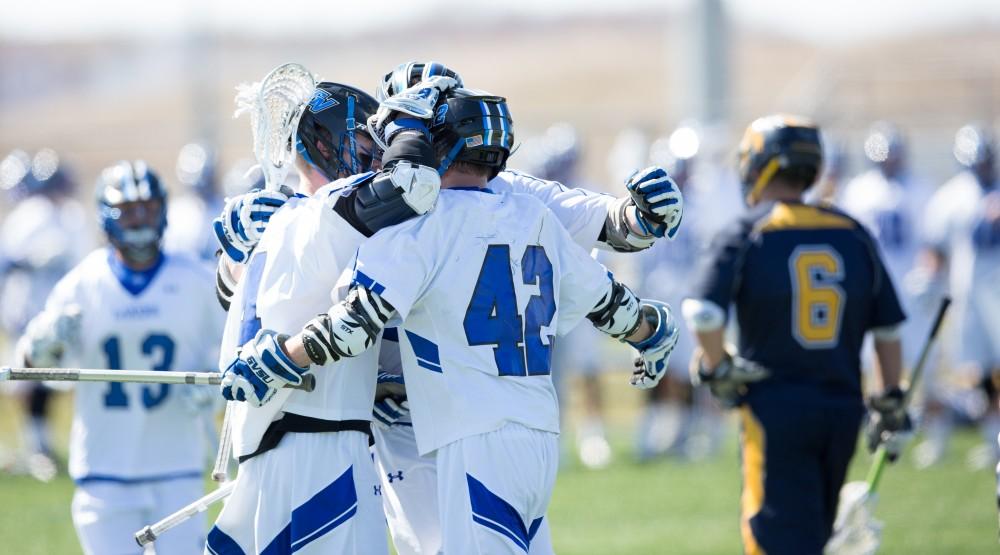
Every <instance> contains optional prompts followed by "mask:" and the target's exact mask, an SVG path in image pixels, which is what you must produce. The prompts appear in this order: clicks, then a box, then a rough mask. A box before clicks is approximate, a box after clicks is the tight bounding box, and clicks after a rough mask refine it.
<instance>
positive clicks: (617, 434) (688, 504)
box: [0, 378, 998, 555]
mask: <svg viewBox="0 0 1000 555" xmlns="http://www.w3.org/2000/svg"><path fill="white" fill-rule="evenodd" d="M611 379H612V380H614V378H611ZM608 391H609V393H610V394H611V395H612V396H613V398H612V399H610V403H609V405H610V407H611V409H612V410H611V411H610V412H609V423H610V424H609V426H610V428H609V429H610V431H611V435H612V440H613V443H614V447H615V455H616V458H615V462H614V463H613V464H612V465H611V466H610V467H609V468H607V469H606V470H602V471H590V470H587V469H584V468H582V467H580V466H579V465H578V464H576V463H575V462H573V461H568V462H567V464H566V467H565V469H564V470H563V472H562V473H561V474H560V475H559V480H558V482H557V485H556V491H555V495H554V497H553V499H552V505H551V510H550V511H549V516H550V519H551V525H552V530H553V541H554V543H555V547H556V551H557V552H558V553H560V554H561V555H574V554H580V555H584V554H586V555H593V554H602V555H605V554H619V553H620V554H630V555H645V554H650V555H653V554H712V555H716V554H732V553H738V552H739V548H740V544H739V528H738V523H737V519H738V502H739V469H738V462H737V458H736V449H735V435H734V434H733V435H731V436H730V438H729V439H728V440H727V448H726V449H725V451H724V453H723V454H722V455H721V456H720V457H717V458H715V459H712V460H709V461H706V462H699V463H682V462H676V461H670V460H664V461H660V462H655V463H651V464H638V463H634V462H632V461H631V459H630V454H629V452H628V443H629V441H630V439H631V438H630V435H629V433H630V430H631V423H632V422H633V421H634V417H635V410H634V405H635V402H637V401H638V396H637V395H635V394H634V393H632V392H628V391H627V389H625V388H623V387H622V386H621V384H620V383H618V382H617V381H615V383H614V384H613V385H609V388H608ZM68 411H69V402H68V399H66V398H63V399H61V400H60V401H59V403H58V405H57V420H58V421H59V422H60V423H61V425H60V430H59V434H58V438H59V440H60V442H61V443H62V444H65V443H64V439H65V428H66V423H67V422H68V418H67V416H68ZM570 412H571V414H575V413H576V412H578V408H577V407H576V406H575V405H574V406H572V407H570ZM18 418H19V417H18V415H17V414H16V412H15V411H14V410H13V408H12V407H11V403H10V402H8V400H7V399H4V400H3V402H2V404H0V422H2V423H3V424H0V443H2V444H5V445H8V446H9V445H11V444H12V443H14V442H15V439H14V436H15V434H14V430H16V429H17V428H16V426H17V421H18ZM975 442H976V437H975V436H974V434H971V433H964V434H960V435H959V436H958V437H956V438H955V441H954V442H953V446H952V450H951V455H950V456H949V457H948V458H947V459H946V460H945V461H944V462H943V464H941V465H939V466H938V467H935V468H933V469H931V470H926V471H917V470H914V469H913V468H912V466H910V465H909V464H908V463H907V462H906V461H904V462H903V463H902V464H899V465H896V466H894V467H892V468H890V469H889V470H888V471H887V472H886V474H885V478H884V480H883V482H882V486H881V488H882V497H881V500H880V503H879V507H878V511H877V513H878V516H879V517H880V518H881V519H882V520H883V521H884V522H885V537H884V542H883V549H882V551H880V553H884V554H900V555H902V554H906V555H913V554H934V555H939V554H961V555H975V554H979V553H983V554H985V553H997V552H998V547H997V541H996V536H997V530H996V526H997V524H996V520H997V517H996V509H995V500H994V491H995V490H994V488H995V486H994V478H993V475H992V472H990V471H979V472H971V471H969V470H967V469H966V468H965V466H964V453H965V451H966V450H967V449H968V448H970V447H972V446H973V445H974V444H975ZM859 453H860V451H859ZM869 462H870V459H869V457H868V456H867V455H865V454H859V455H858V456H857V457H856V458H855V464H854V467H853V468H852V472H851V476H852V479H861V478H862V477H863V476H864V473H865V471H866V470H867V465H868V464H869ZM72 490H73V485H72V483H71V482H70V481H69V479H68V478H66V477H64V476H60V477H59V478H58V479H57V480H55V481H54V482H53V483H50V484H41V483H38V482H36V481H34V480H32V479H30V478H26V477H17V476H8V475H3V474H0V540H2V544H0V545H2V548H0V552H2V553H11V554H18V555H32V554H39V555H42V554H44V555H53V554H58V555H62V554H74V553H79V548H78V547H77V545H76V537H75V534H74V531H73V525H72V522H71V520H70V511H69V504H70V499H71V497H72Z"/></svg>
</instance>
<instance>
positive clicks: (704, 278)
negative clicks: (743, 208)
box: [690, 219, 748, 310]
mask: <svg viewBox="0 0 1000 555" xmlns="http://www.w3.org/2000/svg"><path fill="white" fill-rule="evenodd" d="M747 246H748V237H747V225H746V223H745V222H744V221H743V220H742V219H740V220H738V221H736V222H734V223H733V224H732V225H731V226H729V227H728V228H726V229H724V230H723V231H722V232H720V233H719V234H718V235H717V236H716V237H715V239H714V240H713V241H712V243H711V246H710V247H709V252H708V255H707V256H704V257H702V263H701V268H700V270H699V271H698V273H697V277H696V278H695V282H694V287H692V289H691V295H690V297H692V298H695V299H700V300H707V301H711V302H713V303H714V304H716V305H718V306H720V307H721V308H722V309H723V310H726V309H727V307H728V306H729V304H730V303H731V302H732V301H733V296H734V293H735V291H736V286H737V284H738V282H739V277H740V271H741V267H742V265H743V257H744V256H745V254H746V249H747Z"/></svg>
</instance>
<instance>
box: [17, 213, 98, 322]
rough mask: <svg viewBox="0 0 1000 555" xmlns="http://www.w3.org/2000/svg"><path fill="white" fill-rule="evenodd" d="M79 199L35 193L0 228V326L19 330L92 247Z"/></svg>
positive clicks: (39, 309) (40, 308)
mask: <svg viewBox="0 0 1000 555" xmlns="http://www.w3.org/2000/svg"><path fill="white" fill-rule="evenodd" d="M86 221H87V220H86V218H85V216H84V213H83V208H82V207H81V206H80V203H78V202H76V201H73V200H64V201H61V202H58V203H57V202H54V201H53V200H52V199H50V198H48V197H46V196H44V195H34V196H31V197H28V198H26V199H25V200H24V201H22V202H21V203H20V204H18V205H17V206H16V207H15V208H14V210H13V211H11V213H10V214H8V216H7V218H6V219H5V220H4V222H3V226H0V327H2V328H4V329H6V330H8V331H9V332H10V333H11V334H12V335H16V334H20V333H21V332H22V331H23V330H24V326H25V325H27V323H28V320H30V319H31V318H32V317H34V316H35V314H37V313H38V312H39V311H41V310H42V308H43V306H44V303H45V298H46V297H47V296H48V295H49V293H50V292H51V291H52V288H53V287H54V286H55V284H56V282H58V281H59V279H60V278H61V277H62V276H64V275H65V274H66V272H68V271H69V270H70V268H72V267H73V266H74V265H75V264H76V263H77V262H79V261H80V259H82V258H83V257H84V256H85V255H86V254H87V252H88V250H89V249H90V248H91V246H92V244H91V242H90V241H89V231H88V229H87V226H86V225H85V223H84V222H86Z"/></svg>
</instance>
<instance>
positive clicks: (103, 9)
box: [0, 0, 1000, 43]
mask: <svg viewBox="0 0 1000 555" xmlns="http://www.w3.org/2000/svg"><path fill="white" fill-rule="evenodd" d="M697 1H700V0H506V1H504V2H502V3H500V2H496V1H487V0H465V1H460V0H362V1H357V0H353V1H352V0H326V1H324V2H318V1H315V0H278V1H276V0H158V1H150V0H85V1H72V0H11V1H6V2H4V4H5V6H3V8H0V14H2V17H0V40H16V41H30V42H49V41H60V40H94V39H100V38H106V37H116V38H118V37H128V38H135V37H156V38H162V37H170V36H176V35H179V34H183V33H185V32H186V31H188V30H190V29H193V28H205V29H208V30H210V31H213V32H239V33H243V34H251V35H263V36H267V35H271V36H275V35H277V36H281V35H292V34H301V33H303V32H324V33H330V32H334V33H338V34H342V35H350V34H357V33H363V32H367V31H371V30H374V29H377V28H378V27H379V26H382V25H385V24H386V22H387V21H388V22H390V23H391V24H392V25H393V26H397V25H398V24H399V22H405V21H407V20H412V19H414V18H415V19H416V20H419V21H424V22H425V23H426V24H427V27H426V31H427V32H433V30H434V27H433V22H434V20H435V19H436V18H444V19H447V20H449V21H453V20H466V21H470V22H474V21H481V20H482V19H483V18H484V17H491V16H492V17H497V18H510V17H518V18H533V19H542V20H551V21H558V20H559V19H560V18H563V17H568V16H586V15H590V16H599V15H609V14H623V13H628V12H632V11H644V12H648V11H650V10H655V11H664V12H668V13H669V12H676V11H681V10H684V9H687V8H690V7H691V5H692V4H693V3H694V2H697ZM722 2H723V5H724V9H725V10H726V11H727V13H728V14H730V16H732V18H733V19H734V20H735V21H736V23H737V24H740V25H746V26H749V27H752V28H756V29H761V30H765V31H769V32H777V33H781V34H784V35H789V36H793V37H796V38H801V39H805V40H810V41H815V42H825V43H851V42H854V41H858V40H864V39H870V38H873V37H879V36H887V35H899V34H905V33H910V32H913V31H921V30H928V29H936V28H941V27H947V26H952V27H955V26H962V25H968V24H978V25H990V26H993V27H996V28H997V29H998V32H1000V0H722Z"/></svg>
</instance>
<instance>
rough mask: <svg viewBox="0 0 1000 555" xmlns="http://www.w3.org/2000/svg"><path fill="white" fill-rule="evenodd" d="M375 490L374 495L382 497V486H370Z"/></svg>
mask: <svg viewBox="0 0 1000 555" xmlns="http://www.w3.org/2000/svg"><path fill="white" fill-rule="evenodd" d="M372 487H374V488H375V495H382V486H372Z"/></svg>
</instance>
